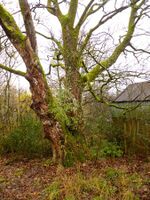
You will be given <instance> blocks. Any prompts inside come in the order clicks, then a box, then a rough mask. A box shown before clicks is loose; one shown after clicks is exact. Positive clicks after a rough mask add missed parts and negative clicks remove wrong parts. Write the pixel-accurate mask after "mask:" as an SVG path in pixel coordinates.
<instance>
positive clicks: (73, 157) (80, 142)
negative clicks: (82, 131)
mask: <svg viewBox="0 0 150 200" xmlns="http://www.w3.org/2000/svg"><path fill="white" fill-rule="evenodd" d="M66 140H67V143H66V152H65V153H66V158H65V166H66V167H70V166H73V165H74V164H75V163H76V162H84V161H85V160H86V159H87V158H88V152H89V150H88V147H87V145H86V144H85V141H84V138H83V136H82V135H77V136H72V135H71V134H67V135H66Z"/></svg>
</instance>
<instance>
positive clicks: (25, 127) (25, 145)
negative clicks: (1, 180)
mask: <svg viewBox="0 0 150 200" xmlns="http://www.w3.org/2000/svg"><path fill="white" fill-rule="evenodd" d="M0 152H1V153H3V154H4V153H16V154H21V155H25V156H31V155H43V154H47V153H48V152H50V145H49V141H47V140H46V139H44V138H43V136H42V126H41V124H40V122H39V120H38V119H37V118H36V117H35V116H32V115H30V116H29V115H27V116H25V117H24V118H23V119H22V120H21V122H20V125H19V126H18V127H16V128H15V129H14V130H13V131H12V132H10V133H9V134H8V135H5V136H3V137H1V139H0Z"/></svg>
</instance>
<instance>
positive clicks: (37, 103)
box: [27, 68, 64, 163]
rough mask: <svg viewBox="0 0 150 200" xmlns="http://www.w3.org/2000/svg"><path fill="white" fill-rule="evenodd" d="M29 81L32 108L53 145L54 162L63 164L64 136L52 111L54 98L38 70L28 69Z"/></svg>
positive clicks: (46, 136)
mask: <svg viewBox="0 0 150 200" xmlns="http://www.w3.org/2000/svg"><path fill="white" fill-rule="evenodd" d="M27 79H28V81H29V83H30V90H31V93H32V105H31V108H32V109H33V110H34V111H35V113H36V114H37V116H38V117H39V118H40V120H41V122H42V125H43V130H44V134H45V138H47V139H49V140H50V141H51V143H52V151H53V161H54V162H59V163H63V160H64V135H63V131H62V128H61V126H60V124H59V122H58V121H57V120H56V119H55V116H54V114H53V112H52V110H50V109H51V107H52V105H53V98H52V95H51V93H50V90H49V88H48V85H47V82H46V81H45V77H44V75H43V74H42V73H41V72H40V70H38V69H37V68H30V69H28V77H27Z"/></svg>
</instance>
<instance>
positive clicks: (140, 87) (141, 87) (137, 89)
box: [114, 81, 150, 103]
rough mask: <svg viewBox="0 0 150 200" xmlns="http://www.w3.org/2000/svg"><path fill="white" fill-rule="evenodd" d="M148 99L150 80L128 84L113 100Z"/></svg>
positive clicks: (132, 100) (135, 100)
mask: <svg viewBox="0 0 150 200" xmlns="http://www.w3.org/2000/svg"><path fill="white" fill-rule="evenodd" d="M143 101H150V81H147V82H140V83H134V84H131V85H129V86H128V87H127V88H126V89H125V90H124V91H123V92H122V93H121V94H120V95H119V96H118V97H117V98H116V99H115V100H114V102H118V103H121V102H143Z"/></svg>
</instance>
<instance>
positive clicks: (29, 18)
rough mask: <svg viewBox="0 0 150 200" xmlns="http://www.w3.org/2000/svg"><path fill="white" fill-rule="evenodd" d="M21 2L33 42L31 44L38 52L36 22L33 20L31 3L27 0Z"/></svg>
mask: <svg viewBox="0 0 150 200" xmlns="http://www.w3.org/2000/svg"><path fill="white" fill-rule="evenodd" d="M19 4H20V8H21V13H22V16H23V20H24V24H25V28H26V33H27V36H28V37H29V40H30V42H31V46H32V48H33V50H34V52H36V53H37V41H36V33H35V28H34V24H33V20H32V15H31V11H30V6H29V3H28V1H27V0H19Z"/></svg>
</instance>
